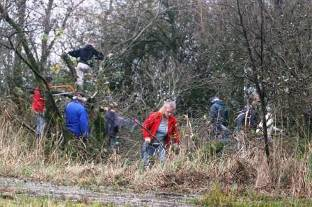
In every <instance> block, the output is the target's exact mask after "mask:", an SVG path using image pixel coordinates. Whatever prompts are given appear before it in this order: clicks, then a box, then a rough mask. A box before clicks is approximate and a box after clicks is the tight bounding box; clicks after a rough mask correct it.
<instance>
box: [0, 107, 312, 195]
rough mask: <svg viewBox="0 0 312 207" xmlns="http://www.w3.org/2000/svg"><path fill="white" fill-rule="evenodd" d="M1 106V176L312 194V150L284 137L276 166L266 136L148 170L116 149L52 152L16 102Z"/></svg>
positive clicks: (173, 158) (137, 187)
mask: <svg viewBox="0 0 312 207" xmlns="http://www.w3.org/2000/svg"><path fill="white" fill-rule="evenodd" d="M1 110H2V114H1V115H0V175H1V176H13V177H22V178H28V179H35V180H40V181H51V182H54V183H59V184H67V185H73V184H78V185H84V186H88V185H97V186H98V185H101V186H103V185H104V186H112V187H116V188H127V189H132V190H133V191H138V192H141V191H151V190H158V191H174V192H191V193H201V192H206V191H208V190H209V189H210V187H211V185H212V183H216V182H217V183H221V184H222V188H223V189H224V191H227V190H229V189H233V187H234V188H236V189H237V191H245V190H246V189H252V190H256V191H261V192H267V193H269V194H278V195H290V196H297V197H302V196H305V197H310V196H311V195H312V194H311V192H312V188H311V186H312V185H311V184H312V182H311V179H310V176H311V172H310V170H311V169H310V168H309V165H310V164H309V160H310V155H311V154H312V153H311V150H308V151H307V152H306V153H305V155H304V156H303V157H302V158H300V159H299V158H297V157H296V155H295V154H289V153H288V152H287V150H285V149H284V148H283V147H282V145H281V144H280V143H279V142H274V143H273V144H272V146H271V149H273V153H272V155H271V158H270V163H271V165H270V166H269V165H268V164H267V160H266V158H265V156H264V153H263V149H262V147H259V146H262V145H263V143H262V142H261V143H260V142H250V143H249V144H248V146H247V147H246V149H245V150H244V151H241V152H235V151H234V152H233V151H232V152H229V153H225V154H222V155H214V154H209V151H208V154H207V151H205V150H204V148H205V146H203V147H202V148H201V149H198V150H196V151H195V152H193V153H192V154H190V153H189V152H188V149H186V148H182V150H181V153H180V154H179V155H173V154H172V155H170V158H168V160H169V161H168V162H166V163H165V164H164V165H162V164H156V165H155V166H154V167H153V168H151V169H149V170H143V167H142V164H141V162H140V161H139V160H137V161H131V162H125V161H124V159H123V158H121V157H120V156H118V155H112V156H111V157H110V158H108V159H106V160H105V161H103V162H100V163H97V164H94V163H92V162H88V163H81V162H79V160H77V159H72V158H70V157H69V156H66V155H64V152H63V151H61V150H59V149H54V150H52V151H49V153H46V152H45V150H44V149H45V143H40V144H39V145H36V144H35V143H34V137H33V134H32V133H30V132H29V131H28V130H26V129H24V128H22V127H19V126H20V125H19V124H18V123H16V122H15V120H14V119H13V118H12V117H11V116H9V115H8V114H12V113H14V108H12V107H11V108H10V107H7V108H6V109H5V110H4V109H3V108H1ZM8 110H11V111H8ZM185 131H190V130H185ZM192 133H193V132H192ZM194 133H196V132H194ZM184 135H185V137H187V136H188V137H190V136H189V135H187V134H184ZM192 136H193V135H192ZM188 143H189V141H188ZM188 145H190V144H188ZM192 146H193V145H192ZM192 150H194V147H192Z"/></svg>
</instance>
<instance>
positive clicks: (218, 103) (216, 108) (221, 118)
mask: <svg viewBox="0 0 312 207" xmlns="http://www.w3.org/2000/svg"><path fill="white" fill-rule="evenodd" d="M211 103H212V105H211V107H210V111H209V119H210V122H211V124H212V127H213V134H214V135H216V136H218V135H219V134H220V133H221V134H222V139H224V140H226V139H228V138H229V134H230V131H229V129H228V128H227V125H228V119H229V114H228V110H227V107H226V106H225V104H224V102H223V101H222V100H221V99H219V97H213V98H212V100H211Z"/></svg>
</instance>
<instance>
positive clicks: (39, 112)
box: [31, 77, 52, 138]
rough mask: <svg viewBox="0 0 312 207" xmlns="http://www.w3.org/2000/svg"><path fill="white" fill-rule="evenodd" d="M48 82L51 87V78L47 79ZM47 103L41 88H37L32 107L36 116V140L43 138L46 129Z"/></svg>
mask: <svg viewBox="0 0 312 207" xmlns="http://www.w3.org/2000/svg"><path fill="white" fill-rule="evenodd" d="M46 81H47V82H48V85H49V86H51V81H52V78H51V77H46ZM45 106H46V103H45V99H44V97H43V94H42V91H41V89H40V88H39V87H36V88H35V90H34V93H33V97H32V105H31V108H32V110H33V112H34V113H35V116H36V129H35V132H36V138H41V137H42V136H43V132H44V127H45V125H46V121H45V118H44V112H45V110H46V107H45Z"/></svg>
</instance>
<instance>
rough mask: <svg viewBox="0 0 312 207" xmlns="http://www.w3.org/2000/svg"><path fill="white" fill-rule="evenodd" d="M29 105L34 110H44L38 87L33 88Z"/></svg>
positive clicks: (43, 101)
mask: <svg viewBox="0 0 312 207" xmlns="http://www.w3.org/2000/svg"><path fill="white" fill-rule="evenodd" d="M31 107H32V109H33V110H34V111H35V112H44V110H45V100H44V98H43V97H42V95H41V92H40V89H39V87H37V88H35V90H34V95H33V101H32V105H31Z"/></svg>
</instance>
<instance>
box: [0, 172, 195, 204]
mask: <svg viewBox="0 0 312 207" xmlns="http://www.w3.org/2000/svg"><path fill="white" fill-rule="evenodd" d="M99 189H100V190H99V191H92V190H89V189H85V188H81V187H78V186H59V185H54V184H51V183H48V182H34V181H26V180H21V179H16V178H6V177H0V192H1V193H11V194H25V195H29V196H49V197H51V198H54V199H60V200H74V201H85V202H99V203H103V204H105V203H110V204H114V205H116V206H124V205H127V206H155V207H156V206H159V207H160V206H162V207H167V206H194V205H192V204H191V202H192V199H195V198H196V196H195V195H183V194H168V193H145V194H136V193H128V192H117V191H112V190H107V189H105V188H104V187H101V188H99Z"/></svg>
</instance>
